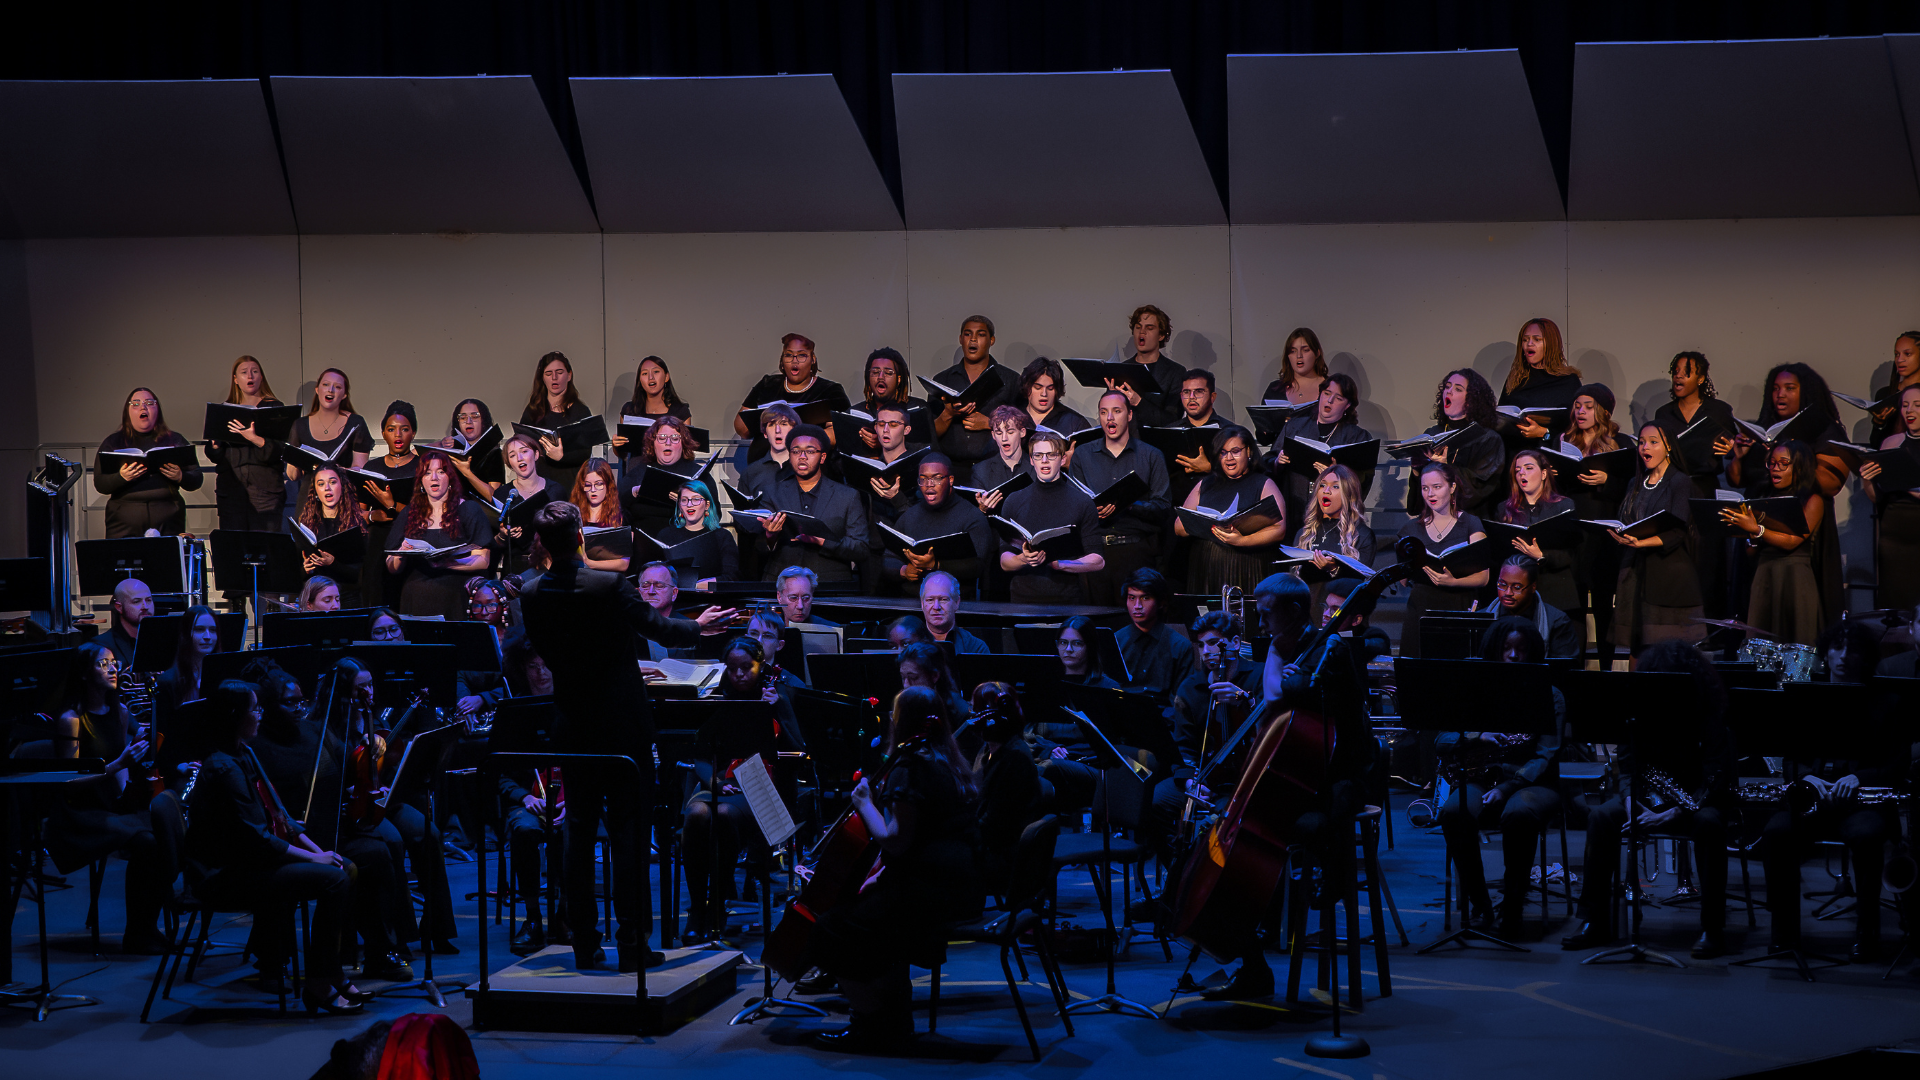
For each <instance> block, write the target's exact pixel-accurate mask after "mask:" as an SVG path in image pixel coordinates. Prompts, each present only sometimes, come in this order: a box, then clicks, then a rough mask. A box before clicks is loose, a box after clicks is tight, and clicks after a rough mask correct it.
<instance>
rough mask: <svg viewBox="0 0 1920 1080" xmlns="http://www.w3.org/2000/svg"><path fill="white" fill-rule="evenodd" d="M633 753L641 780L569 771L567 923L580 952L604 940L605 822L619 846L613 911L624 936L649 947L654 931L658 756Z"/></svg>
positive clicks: (582, 769)
mask: <svg viewBox="0 0 1920 1080" xmlns="http://www.w3.org/2000/svg"><path fill="white" fill-rule="evenodd" d="M628 756H630V757H632V758H633V760H634V762H635V763H636V764H638V765H639V766H640V777H641V778H640V782H639V783H635V782H634V781H633V779H632V776H631V774H627V773H624V771H623V772H622V773H620V774H615V773H612V772H605V773H602V772H601V771H599V770H594V769H588V768H585V767H577V768H576V767H569V768H568V770H567V774H566V776H567V822H566V856H565V859H566V882H567V890H566V892H567V927H568V929H569V930H570V931H571V932H572V934H573V948H574V951H575V952H582V951H585V952H591V951H592V950H593V949H594V948H595V947H596V946H598V945H599V943H600V940H601V935H600V930H599V926H598V920H597V915H598V911H597V909H596V907H595V905H594V902H593V886H594V869H595V862H594V858H593V845H594V842H595V840H596V838H597V837H598V836H599V833H600V824H601V822H603V821H604V822H605V823H606V826H607V841H608V843H609V845H610V846H611V847H612V849H613V852H612V854H613V866H612V867H611V876H612V886H613V914H614V918H615V919H616V920H617V921H618V923H619V926H620V930H619V940H620V942H621V944H623V945H625V944H629V943H631V945H632V946H633V947H636V948H643V947H645V945H646V942H647V938H648V935H649V934H650V933H651V932H652V930H653V897H652V896H651V895H650V894H649V893H648V892H647V862H646V858H647V847H646V841H647V839H648V835H649V830H651V829H652V827H653V824H652V813H653V786H654V785H653V767H652V764H651V762H652V755H651V754H646V753H642V752H633V753H630V754H629V755H628Z"/></svg>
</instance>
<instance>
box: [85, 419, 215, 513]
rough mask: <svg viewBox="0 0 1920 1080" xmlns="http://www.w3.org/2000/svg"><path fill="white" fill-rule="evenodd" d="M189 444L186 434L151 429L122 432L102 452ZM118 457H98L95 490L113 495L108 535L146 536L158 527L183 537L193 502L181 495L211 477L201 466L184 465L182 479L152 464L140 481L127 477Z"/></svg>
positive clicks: (109, 503) (103, 444)
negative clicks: (123, 476)
mask: <svg viewBox="0 0 1920 1080" xmlns="http://www.w3.org/2000/svg"><path fill="white" fill-rule="evenodd" d="M186 445H188V443H187V440H186V438H185V437H184V436H182V435H181V434H180V433H179V432H177V431H169V432H167V433H166V434H165V435H160V436H155V435H153V434H152V433H148V434H145V435H134V436H132V437H128V436H127V434H126V433H125V432H120V431H116V432H114V433H113V434H111V435H109V436H107V437H106V439H105V440H103V441H102V442H101V443H100V452H101V453H103V454H104V453H106V452H107V451H109V450H129V449H132V450H151V449H153V448H154V447H156V446H186ZM116 460H117V459H115V458H107V459H105V460H104V462H102V461H99V460H96V462H95V464H94V470H93V488H94V490H95V491H98V492H99V493H100V494H102V495H105V496H106V497H107V538H108V539H109V540H114V539H119V538H120V537H124V536H144V535H145V534H146V531H147V530H148V529H157V530H159V532H160V535H162V536H178V535H179V534H181V533H183V532H186V531H187V502H186V500H185V499H182V498H181V497H180V493H181V492H182V491H198V490H200V484H201V483H202V482H203V480H204V479H205V477H204V476H203V474H202V473H201V471H200V466H198V465H189V466H186V467H185V468H183V469H181V470H180V479H179V481H178V482H175V481H172V480H169V479H167V478H166V477H165V476H163V475H161V473H160V470H159V469H148V470H147V471H146V472H144V473H142V474H141V475H140V477H139V479H136V480H123V479H121V478H120V466H119V465H118V464H116Z"/></svg>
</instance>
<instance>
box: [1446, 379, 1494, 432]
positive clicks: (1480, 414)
mask: <svg viewBox="0 0 1920 1080" xmlns="http://www.w3.org/2000/svg"><path fill="white" fill-rule="evenodd" d="M1455 375H1458V376H1460V377H1461V378H1463V379H1465V380H1466V381H1467V414H1466V416H1465V419H1467V420H1471V421H1473V422H1474V423H1476V424H1479V425H1480V426H1481V427H1492V426H1493V416H1494V398H1493V387H1492V386H1490V385H1488V383H1487V380H1486V378H1485V377H1484V376H1482V375H1481V374H1480V373H1479V372H1477V371H1475V370H1473V369H1472V368H1454V369H1453V370H1452V371H1449V372H1447V373H1446V374H1445V375H1442V376H1440V385H1439V386H1438V387H1437V388H1435V390H1434V391H1433V418H1434V419H1435V420H1437V421H1439V422H1440V423H1442V424H1447V423H1451V422H1452V421H1450V420H1449V419H1448V418H1447V410H1446V407H1445V405H1444V404H1443V401H1444V399H1445V398H1446V395H1447V383H1448V381H1449V380H1451V379H1452V378H1453V377H1454V376H1455Z"/></svg>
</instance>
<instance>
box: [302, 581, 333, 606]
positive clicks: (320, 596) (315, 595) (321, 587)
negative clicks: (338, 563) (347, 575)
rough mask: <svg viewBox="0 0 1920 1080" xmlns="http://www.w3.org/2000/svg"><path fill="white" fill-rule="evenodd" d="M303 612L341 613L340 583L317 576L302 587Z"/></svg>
mask: <svg viewBox="0 0 1920 1080" xmlns="http://www.w3.org/2000/svg"><path fill="white" fill-rule="evenodd" d="M300 610H301V611H339V610H340V583H339V582H337V581H335V580H333V579H332V578H330V577H328V576H326V575H325V574H315V575H313V576H312V577H310V578H308V579H307V583H306V584H305V585H302V586H300Z"/></svg>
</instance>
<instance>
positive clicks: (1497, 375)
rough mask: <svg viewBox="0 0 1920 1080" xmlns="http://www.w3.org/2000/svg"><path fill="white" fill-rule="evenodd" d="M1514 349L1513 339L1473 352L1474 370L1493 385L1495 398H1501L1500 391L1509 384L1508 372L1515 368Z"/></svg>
mask: <svg viewBox="0 0 1920 1080" xmlns="http://www.w3.org/2000/svg"><path fill="white" fill-rule="evenodd" d="M1513 349H1514V344H1513V342H1511V341H1496V342H1494V343H1493V344H1491V345H1487V346H1484V347H1482V348H1481V350H1480V351H1479V352H1477V353H1474V354H1473V364H1472V367H1473V370H1475V371H1477V372H1479V373H1480V377H1481V378H1483V379H1485V380H1487V385H1488V386H1491V387H1493V397H1494V400H1496V401H1498V400H1499V398H1500V391H1501V389H1502V388H1504V387H1505V386H1506V385H1507V373H1508V372H1510V371H1512V370H1513Z"/></svg>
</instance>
